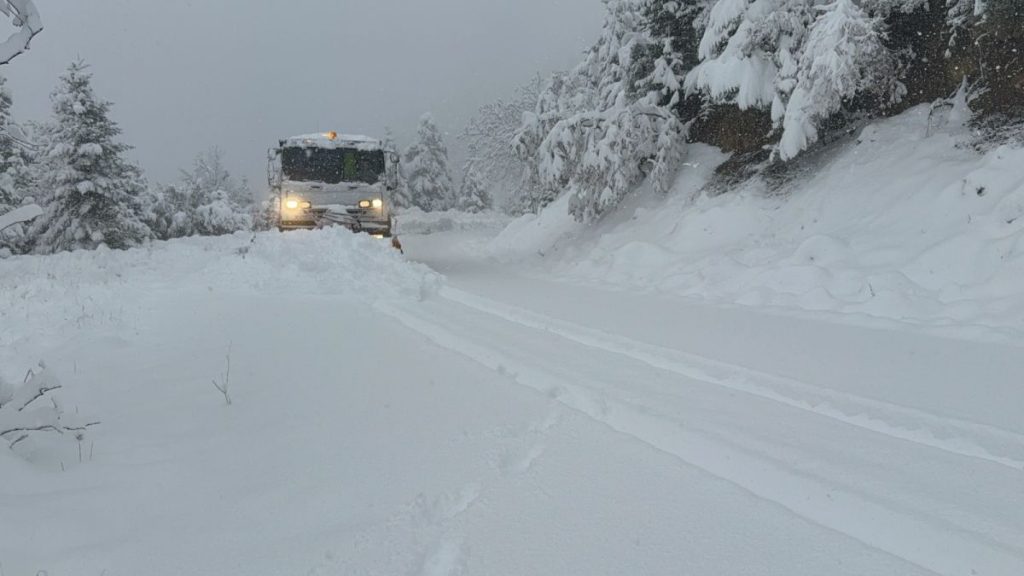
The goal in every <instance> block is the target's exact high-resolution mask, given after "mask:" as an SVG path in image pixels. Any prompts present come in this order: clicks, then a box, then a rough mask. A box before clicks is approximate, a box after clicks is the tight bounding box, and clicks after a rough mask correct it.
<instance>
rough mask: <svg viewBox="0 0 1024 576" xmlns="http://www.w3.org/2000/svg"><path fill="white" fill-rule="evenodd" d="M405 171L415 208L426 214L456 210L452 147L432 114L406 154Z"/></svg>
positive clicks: (425, 116) (422, 124)
mask: <svg viewBox="0 0 1024 576" xmlns="http://www.w3.org/2000/svg"><path fill="white" fill-rule="evenodd" d="M405 169H406V176H407V177H408V179H409V196H410V200H411V202H412V204H413V205H414V206H418V207H419V208H421V209H422V210H424V211H426V212H434V211H443V210H449V209H451V208H454V207H455V194H454V190H453V185H452V177H451V172H450V171H449V169H448V147H447V146H446V145H445V143H444V138H443V137H442V135H441V131H440V130H439V129H438V127H437V124H435V123H434V118H433V116H431V115H430V114H424V115H423V117H422V118H420V125H419V130H418V132H417V141H416V143H415V144H413V145H412V146H411V147H410V148H409V150H408V151H407V152H406V154H405Z"/></svg>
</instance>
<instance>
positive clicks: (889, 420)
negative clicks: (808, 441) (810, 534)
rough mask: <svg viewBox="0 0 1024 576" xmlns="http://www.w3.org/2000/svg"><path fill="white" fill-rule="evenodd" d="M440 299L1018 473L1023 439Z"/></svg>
mask: <svg viewBox="0 0 1024 576" xmlns="http://www.w3.org/2000/svg"><path fill="white" fill-rule="evenodd" d="M441 296H442V297H444V298H446V299H447V300H450V301H452V302H456V303H458V304H461V305H463V306H467V307H469V308H472V309H474V310H477V311H480V312H484V313H486V314H490V315H492V316H495V317H498V318H501V319H503V320H506V321H509V322H513V323H516V324H520V325H522V326H526V327H529V328H534V329H537V330H543V331H545V332H548V333H551V334H555V335H558V336H561V337H563V338H566V339H568V340H571V341H573V342H576V343H578V344H583V345H584V346H589V347H591V348H596V349H599V350H603V351H606V352H611V353H613V354H620V355H623V356H626V357H629V358H632V359H634V360H637V361H640V362H643V363H645V364H647V365H649V366H652V367H655V368H660V369H662V370H668V371H670V372H675V373H677V374H680V375H682V376H686V377H687V378H691V379H693V380H697V381H699V382H704V383H707V384H711V385H715V386H721V387H724V388H728V389H730V390H734V391H737V392H743V393H745V394H751V395H753V396H758V397H760V398H765V399H768V400H772V401H774V402H778V403H780V404H785V405H786V406H791V407H793V408H797V409H800V410H806V411H808V412H813V413H815V414H818V415H821V416H826V417H828V418H832V419H834V420H838V421H840V422H844V423H846V424H850V425H853V426H857V427H859V428H864V429H866V430H870V431H872V432H877V433H879V434H885V435H887V436H892V437H893V438H898V439H900V440H906V441H909V442H914V443H917V444H921V445H924V446H928V447H931V448H936V449H939V450H944V451H946V452H950V453H953V454H957V455H960V456H967V457H970V458H979V459H982V460H987V461H990V462H995V463H997V464H1000V465H1003V466H1007V467H1009V468H1013V469H1016V470H1024V436H1022V435H1020V434H1016V433H1014V432H1010V431H1008V430H1003V429H1001V428H997V427H994V426H989V425H985V424H978V423H975V422H967V421H964V420H960V419H956V418H949V417H944V416H938V415H934V414H930V413H927V412H924V411H921V410H917V409H914V408H907V407H904V406H899V405H896V404H891V403H888V402H882V401H880V400H874V399H870V398H863V397H860V396H856V395H853V394H848V393H844V392H838V391H835V390H829V389H826V388H822V387H819V386H814V385H811V384H807V383H804V382H800V381H798V380H794V379H791V378H786V377H782V376H776V375H773V374H768V373H765V372H760V371H757V370H752V369H749V368H745V367H743V366H737V365H735V364H729V363H725V362H720V361H717V360H712V359H710V358H705V357H702V356H697V355H694V354H689V353H685V352H680V351H678V350H672V349H668V348H664V347H661V346H655V345H652V344H646V343H643V342H638V341H636V340H632V339H629V338H625V337H622V336H618V335H614V334H609V333H607V332H603V331H601V330H595V329H593V328H588V327H585V326H580V325H578V324H573V323H571V322H566V321H563V320H558V319H555V318H551V317H549V316H544V315H541V314H537V313H535V312H530V311H528V310H524V309H522V308H517V307H515V306H510V305H507V304H502V303H499V302H495V301H493V300H489V299H486V298H482V297H480V296H476V295H474V294H470V293H468V292H464V291H462V290H458V289H454V288H449V287H445V288H443V289H442V290H441Z"/></svg>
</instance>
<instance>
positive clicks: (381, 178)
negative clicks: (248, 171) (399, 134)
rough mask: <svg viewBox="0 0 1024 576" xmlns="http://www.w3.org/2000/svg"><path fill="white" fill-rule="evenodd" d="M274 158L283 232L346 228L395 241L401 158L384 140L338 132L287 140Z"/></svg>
mask: <svg viewBox="0 0 1024 576" xmlns="http://www.w3.org/2000/svg"><path fill="white" fill-rule="evenodd" d="M269 159H270V169H269V175H270V176H269V178H270V186H271V189H272V193H273V194H274V195H275V196H277V197H278V198H279V199H280V214H279V220H278V227H279V228H280V229H281V230H282V231H285V230H298V229H313V228H319V227H321V226H325V225H340V226H345V227H347V228H350V229H352V230H353V231H356V232H367V233H370V234H373V235H375V236H381V237H385V238H389V237H391V232H392V222H393V218H392V214H391V195H392V192H393V191H394V190H395V188H396V187H397V186H398V154H397V153H396V152H395V151H394V150H391V149H388V147H387V146H385V144H384V143H383V142H382V141H380V140H376V139H373V138H368V137H366V136H356V135H346V134H338V133H337V132H327V133H323V134H305V135H301V136H294V137H291V138H287V139H284V140H281V141H280V142H279V146H278V147H277V148H274V149H272V150H271V151H270V154H269Z"/></svg>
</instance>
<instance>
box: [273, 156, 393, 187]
mask: <svg viewBox="0 0 1024 576" xmlns="http://www.w3.org/2000/svg"><path fill="white" fill-rule="evenodd" d="M281 168H282V170H283V171H284V175H285V177H286V178H287V179H288V180H292V181H294V182H323V183H324V184H340V183H341V182H361V183H364V184H376V183H377V182H379V181H380V179H381V176H382V175H383V174H384V152H381V151H380V150H375V151H364V150H355V149H352V148H337V149H325V148H298V147H292V148H285V149H284V150H283V151H282V152H281Z"/></svg>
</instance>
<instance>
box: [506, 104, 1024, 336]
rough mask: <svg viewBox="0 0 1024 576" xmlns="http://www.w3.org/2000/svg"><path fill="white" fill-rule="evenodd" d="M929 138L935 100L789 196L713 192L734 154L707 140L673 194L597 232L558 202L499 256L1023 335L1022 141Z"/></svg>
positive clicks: (686, 292) (583, 272)
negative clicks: (986, 145)
mask: <svg viewBox="0 0 1024 576" xmlns="http://www.w3.org/2000/svg"><path fill="white" fill-rule="evenodd" d="M927 132H928V108H927V107H920V108H916V109H914V110H912V111H910V112H908V113H905V114H903V115H901V116H899V117H897V118H893V119H890V120H886V121H882V122H878V123H877V124H873V125H870V126H868V127H866V128H864V129H863V131H862V132H861V134H860V135H859V137H858V138H857V139H856V141H854V142H850V143H849V144H847V145H845V146H843V147H841V149H839V150H837V151H831V152H829V153H828V154H826V155H821V154H819V155H818V156H817V157H816V158H813V159H811V161H812V162H814V163H815V165H816V166H820V168H816V169H815V170H814V172H813V174H812V175H810V176H800V177H797V179H796V180H795V181H794V182H792V183H790V184H788V185H786V186H785V187H784V190H785V192H784V193H776V194H773V193H771V192H769V191H767V190H766V188H765V184H764V182H763V181H759V180H758V181H753V182H751V183H748V184H746V185H744V186H743V187H742V188H741V189H739V190H737V191H733V192H730V193H728V194H724V195H719V196H715V197H710V196H708V195H707V194H701V193H700V192H699V190H700V189H701V188H702V187H703V186H704V184H705V182H706V181H707V178H708V177H709V175H710V170H711V169H712V168H713V167H715V166H716V165H717V164H718V163H720V162H721V161H723V160H724V159H725V156H723V155H721V154H719V153H718V152H717V151H715V150H713V149H710V148H706V147H705V148H699V147H694V148H695V150H694V151H692V152H691V158H690V162H691V167H689V168H684V169H683V171H682V173H681V175H680V177H679V181H678V182H677V184H676V187H675V189H674V191H673V193H672V194H670V195H669V197H668V198H667V199H666V198H664V197H661V196H658V195H656V194H653V193H651V192H649V191H647V192H641V193H640V194H638V197H636V198H634V199H633V200H632V203H631V204H629V205H627V206H626V207H625V208H624V209H623V210H621V211H620V213H619V214H617V215H615V216H613V217H611V218H608V219H606V221H605V222H603V223H601V224H599V225H597V226H594V227H592V228H581V227H579V226H576V225H573V224H571V223H569V222H567V221H566V218H565V216H564V210H565V207H564V205H562V204H561V203H558V204H555V205H553V206H551V207H550V208H549V209H548V210H547V211H545V212H544V213H543V214H541V215H540V216H528V217H525V218H523V219H522V220H520V221H517V222H515V223H513V224H512V225H511V226H510V227H509V229H507V230H505V231H504V232H503V233H502V234H501V235H500V236H498V238H497V239H496V240H495V242H494V243H493V250H494V253H495V254H496V255H497V256H498V257H500V258H502V259H506V260H507V259H514V258H517V257H523V256H526V255H529V254H530V253H533V254H534V255H535V254H536V253H538V252H539V253H542V254H544V255H546V256H547V258H546V259H545V261H544V262H543V265H544V266H545V267H546V269H547V270H549V271H550V272H551V273H556V274H558V275H559V276H568V277H571V278H573V279H575V280H577V281H582V282H586V283H596V284H600V285H604V286H608V287H619V288H629V289H641V290H645V291H658V292H664V293H671V294H676V295H681V296H687V297H694V298H699V299H706V300H712V301H715V302H718V303H727V304H738V305H743V306H751V307H766V306H771V307H780V308H785V309H799V310H807V311H814V312H820V313H828V314H832V313H838V314H842V315H844V316H846V317H850V316H851V315H852V316H861V317H865V318H867V317H873V318H884V319H889V320H898V321H901V322H912V323H916V324H919V325H926V326H934V327H947V328H950V329H952V330H955V331H958V332H961V333H962V332H963V331H965V330H966V331H973V332H975V333H981V332H987V333H989V334H991V335H994V336H1005V337H1010V338H1015V339H1016V338H1019V337H1021V336H1022V335H1024V173H1022V172H1021V170H1020V166H1021V165H1022V164H1024V149H1021V148H1010V147H1000V148H997V149H994V150H991V151H988V152H986V153H978V152H976V151H974V150H973V149H971V148H970V147H968V146H957V144H958V143H962V142H964V141H965V140H966V137H967V136H968V135H967V134H966V133H965V131H964V130H963V129H957V128H955V127H953V128H949V129H947V130H943V131H940V132H938V133H935V134H931V135H927ZM545 223H548V224H545ZM545 230H546V231H545ZM524 246H529V249H524Z"/></svg>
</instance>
